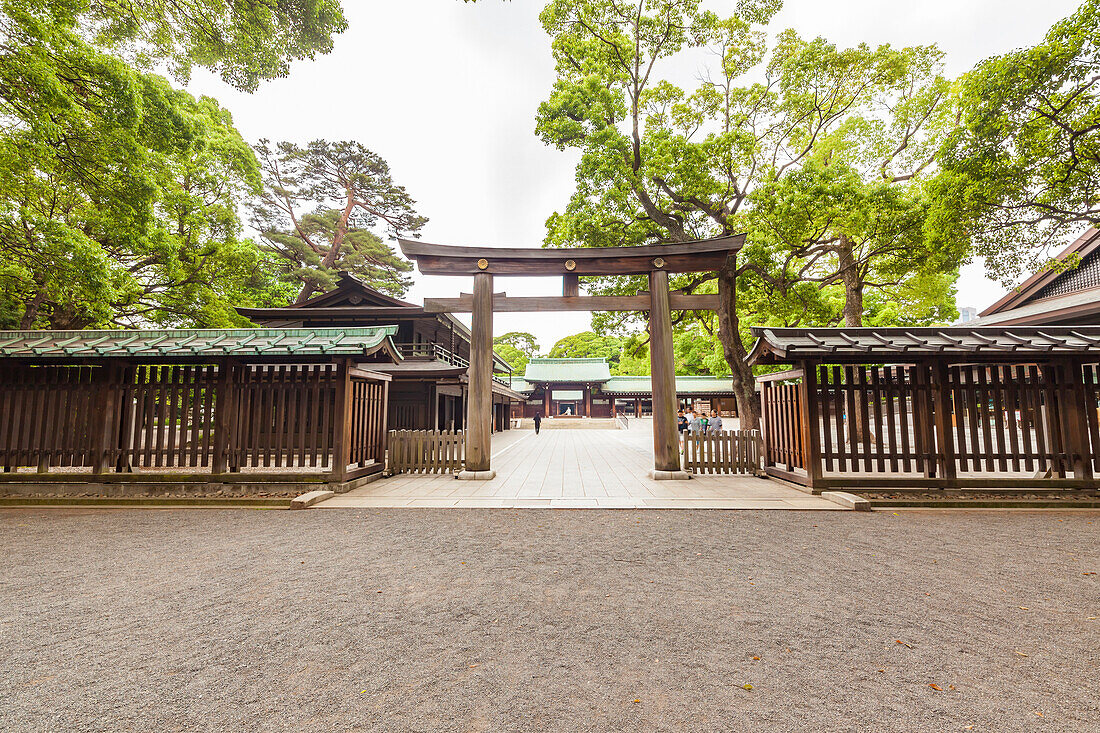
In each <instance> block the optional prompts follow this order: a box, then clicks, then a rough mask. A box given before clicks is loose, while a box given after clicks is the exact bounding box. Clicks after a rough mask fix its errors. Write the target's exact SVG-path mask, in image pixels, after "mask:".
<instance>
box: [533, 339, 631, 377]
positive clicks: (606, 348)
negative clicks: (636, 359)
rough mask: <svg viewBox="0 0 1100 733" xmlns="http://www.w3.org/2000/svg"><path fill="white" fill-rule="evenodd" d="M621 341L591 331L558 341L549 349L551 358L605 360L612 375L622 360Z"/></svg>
mask: <svg viewBox="0 0 1100 733" xmlns="http://www.w3.org/2000/svg"><path fill="white" fill-rule="evenodd" d="M622 349H623V340H622V339H621V338H618V337H617V336H600V335H599V334H596V333H593V332H592V331H583V332H581V333H575V334H573V335H572V336H566V337H565V338H563V339H560V340H559V341H558V342H557V343H556V344H554V346H553V347H552V348H551V349H550V356H551V357H552V358H557V359H561V358H569V359H601V358H602V359H607V363H608V364H609V365H610V367H611V370H612V372H613V373H617V372H615V369H617V368H618V366H619V360H620V359H621V358H622Z"/></svg>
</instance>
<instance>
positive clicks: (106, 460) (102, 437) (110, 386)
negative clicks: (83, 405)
mask: <svg viewBox="0 0 1100 733" xmlns="http://www.w3.org/2000/svg"><path fill="white" fill-rule="evenodd" d="M121 372H122V365H121V364H116V363H110V364H108V365H107V366H105V367H103V368H102V380H101V383H100V385H99V388H100V394H99V400H98V402H99V404H98V405H96V411H95V412H93V413H92V423H91V426H92V427H93V428H94V430H95V431H96V433H98V434H97V435H96V439H95V440H93V441H92V448H93V450H94V451H95V452H94V453H93V458H92V472H93V473H105V472H106V471H107V469H108V467H109V466H110V465H111V454H112V453H113V452H114V451H115V449H116V448H117V447H118V444H119V429H118V428H119V425H118V423H119V416H120V414H121V410H120V409H119V407H120V406H121V403H122V400H121V395H120V392H121V391H122V384H121V382H122V379H121V377H120V374H121Z"/></svg>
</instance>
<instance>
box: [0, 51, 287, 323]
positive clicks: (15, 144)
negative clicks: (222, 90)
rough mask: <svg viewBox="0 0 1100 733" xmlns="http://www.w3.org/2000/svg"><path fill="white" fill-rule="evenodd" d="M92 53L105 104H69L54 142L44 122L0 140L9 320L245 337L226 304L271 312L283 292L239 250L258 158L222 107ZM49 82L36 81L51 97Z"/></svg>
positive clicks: (261, 263)
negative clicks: (257, 303) (205, 329)
mask: <svg viewBox="0 0 1100 733" xmlns="http://www.w3.org/2000/svg"><path fill="white" fill-rule="evenodd" d="M70 40H74V39H70ZM70 47H71V46H70ZM77 48H78V47H77ZM84 51H85V52H86V53H84V54H82V55H77V56H75V57H73V60H74V61H78V62H79V61H83V62H87V61H88V60H89V59H92V60H95V61H96V63H95V64H94V65H93V66H92V67H91V69H92V70H93V71H94V72H95V73H88V75H87V79H88V81H89V85H92V84H96V85H97V86H95V88H96V89H100V90H104V91H105V94H104V96H103V97H100V98H98V99H96V101H89V102H87V103H86V104H76V103H71V104H65V103H64V102H65V101H69V102H71V100H64V98H63V97H62V98H61V100H60V101H59V103H58V104H57V105H56V106H55V109H56V113H55V114H54V115H53V116H52V117H53V120H55V121H56V122H55V123H54V127H53V129H55V130H56V131H57V132H56V134H57V135H58V138H54V139H51V137H50V136H49V135H47V134H44V133H45V132H46V130H45V129H44V128H48V127H50V123H48V122H47V121H45V120H29V122H30V123H31V124H24V125H22V126H21V125H19V124H15V125H13V126H12V127H9V129H8V131H7V134H4V135H2V136H0V278H2V280H3V282H4V298H3V300H2V301H0V309H2V310H0V319H2V320H3V321H4V323H5V324H6V325H11V326H19V327H23V328H29V327H42V326H50V327H53V328H84V327H90V326H135V325H141V324H146V323H152V324H158V325H177V324H184V325H197V326H198V325H201V326H212V325H230V324H233V323H241V322H242V319H240V318H239V317H238V316H237V315H236V313H235V312H234V311H233V310H232V309H231V307H230V306H229V304H228V301H229V299H230V298H236V297H240V298H241V300H246V301H247V300H261V301H263V300H264V299H265V298H266V297H267V296H265V295H264V294H263V293H264V292H269V291H270V289H271V288H273V287H275V286H274V284H273V283H272V282H271V280H270V278H269V277H267V276H266V275H265V274H264V273H265V271H266V270H267V269H268V268H267V267H266V264H265V260H264V257H263V255H262V254H261V253H260V252H258V250H256V248H255V247H254V246H252V245H251V244H250V243H248V242H244V241H241V240H240V239H239V235H240V224H239V221H238V218H237V214H236V210H237V207H238V206H239V204H240V202H241V199H242V198H243V197H244V196H246V195H248V194H250V193H253V192H255V191H256V190H258V186H259V174H258V169H257V166H256V162H255V158H254V157H253V155H252V153H251V150H250V148H249V146H248V145H247V143H245V142H244V140H243V139H242V138H241V137H240V135H239V134H238V133H237V131H236V130H235V129H234V128H233V125H232V119H231V118H230V116H229V114H228V112H226V111H225V110H224V109H222V108H221V107H220V106H218V104H217V102H215V101H214V100H212V99H209V98H202V99H195V98H193V97H191V96H190V95H189V94H187V93H186V92H182V91H179V90H175V89H172V87H171V86H170V85H169V84H168V83H167V81H165V80H164V79H162V78H160V77H157V76H153V75H143V74H138V73H136V72H134V71H132V70H130V69H129V68H128V67H126V66H125V65H123V64H120V63H118V62H115V61H113V60H111V59H109V58H106V57H103V56H101V55H99V54H97V53H96V52H94V50H91V49H87V48H86V47H85V48H84ZM8 68H10V67H8ZM76 68H78V69H84V70H85V71H88V70H89V67H87V66H80V65H79V64H78V65H77V67H76ZM53 70H54V71H56V70H57V68H56V67H54V69H53ZM50 80H51V79H50V77H49V75H48V74H46V75H44V76H42V77H38V81H40V82H41V83H42V87H43V88H48V87H49V81H50ZM88 99H95V98H94V97H91V96H89V97H88ZM89 107H92V109H89ZM6 111H8V112H11V111H12V108H11V107H9V108H8V110H6ZM120 114H124V115H125V116H124V117H121V118H120V117H119V115H120ZM112 118H113V119H112ZM55 140H56V142H55ZM246 292H247V293H250V295H247V296H246V295H245V293H246Z"/></svg>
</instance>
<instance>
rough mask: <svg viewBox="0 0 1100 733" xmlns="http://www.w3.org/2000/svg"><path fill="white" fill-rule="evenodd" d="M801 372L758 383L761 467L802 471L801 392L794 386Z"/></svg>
mask: <svg viewBox="0 0 1100 733" xmlns="http://www.w3.org/2000/svg"><path fill="white" fill-rule="evenodd" d="M801 378H802V371H801V370H794V371H789V372H781V373H777V374H772V375H768V376H767V377H764V378H762V379H761V380H760V402H761V411H760V413H761V415H762V416H763V421H764V425H766V426H767V428H766V429H765V431H764V442H763V454H764V465H767V466H775V465H779V464H782V465H783V466H785V467H786V470H788V471H793V470H796V469H801V468H805V460H804V457H803V453H804V448H805V446H804V445H803V443H802V441H803V435H802V427H801V423H800V422H799V416H800V415H801V414H802V392H801V389H800V388H799V385H797V384H790V383H788V382H789V381H790V380H792V379H799V380H800V379H801Z"/></svg>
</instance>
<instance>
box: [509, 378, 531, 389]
mask: <svg viewBox="0 0 1100 733" xmlns="http://www.w3.org/2000/svg"><path fill="white" fill-rule="evenodd" d="M512 389H514V390H515V391H517V392H531V391H533V390H534V389H535V385H533V384H531V383H530V382H528V381H527V380H526V379H523V378H521V377H512Z"/></svg>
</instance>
